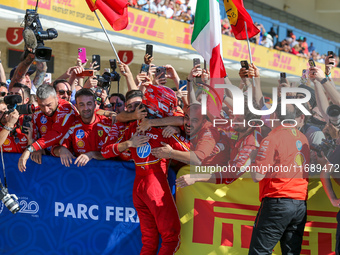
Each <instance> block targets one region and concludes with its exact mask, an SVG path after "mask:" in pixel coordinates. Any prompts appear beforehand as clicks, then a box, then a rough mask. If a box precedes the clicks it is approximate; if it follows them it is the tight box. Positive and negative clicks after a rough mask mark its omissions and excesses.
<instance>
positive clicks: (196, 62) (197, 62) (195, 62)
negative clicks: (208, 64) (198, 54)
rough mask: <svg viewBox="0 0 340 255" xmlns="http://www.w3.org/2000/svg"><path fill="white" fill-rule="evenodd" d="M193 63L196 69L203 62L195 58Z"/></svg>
mask: <svg viewBox="0 0 340 255" xmlns="http://www.w3.org/2000/svg"><path fill="white" fill-rule="evenodd" d="M192 63H193V67H195V66H197V65H200V64H201V60H200V59H199V58H194V59H193V60H192Z"/></svg>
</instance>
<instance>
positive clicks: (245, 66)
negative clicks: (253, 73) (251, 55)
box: [240, 60, 249, 70]
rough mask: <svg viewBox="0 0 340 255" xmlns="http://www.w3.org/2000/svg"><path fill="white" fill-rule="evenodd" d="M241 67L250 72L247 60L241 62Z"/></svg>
mask: <svg viewBox="0 0 340 255" xmlns="http://www.w3.org/2000/svg"><path fill="white" fill-rule="evenodd" d="M240 63H241V67H242V68H245V69H247V70H249V64H248V61H247V60H241V62H240Z"/></svg>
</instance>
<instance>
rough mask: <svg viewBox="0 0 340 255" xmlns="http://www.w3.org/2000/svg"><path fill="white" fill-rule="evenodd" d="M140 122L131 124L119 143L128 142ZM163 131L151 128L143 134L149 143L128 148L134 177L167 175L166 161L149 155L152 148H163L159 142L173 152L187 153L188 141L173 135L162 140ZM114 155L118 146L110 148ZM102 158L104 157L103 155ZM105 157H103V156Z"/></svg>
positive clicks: (116, 153)
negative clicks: (134, 173)
mask: <svg viewBox="0 0 340 255" xmlns="http://www.w3.org/2000/svg"><path fill="white" fill-rule="evenodd" d="M139 123H140V121H135V122H133V123H131V124H130V125H129V126H128V127H127V128H126V129H125V132H124V135H123V137H122V139H121V140H120V142H124V141H126V140H129V139H130V138H131V137H132V136H133V134H134V133H135V132H136V130H137V127H138V124H139ZM162 131H163V129H161V128H155V127H151V128H150V129H148V130H147V131H146V132H145V135H146V136H149V137H150V140H149V142H147V143H146V145H145V146H142V147H138V148H130V151H131V156H132V158H133V160H134V161H135V165H136V175H148V174H152V173H156V172H163V173H164V174H167V169H168V161H169V160H168V159H159V158H156V157H155V156H153V155H152V154H151V149H152V148H157V147H163V145H162V144H161V142H164V143H167V144H169V145H170V146H171V147H172V148H173V149H174V150H180V151H189V150H190V149H189V141H188V140H187V139H185V138H184V137H183V136H180V135H178V134H175V135H173V136H171V137H170V138H164V137H163V135H162ZM111 148H112V151H113V153H114V155H118V154H119V151H118V144H114V145H113V146H112V147H111ZM103 156H104V155H103ZM104 157H105V156H104Z"/></svg>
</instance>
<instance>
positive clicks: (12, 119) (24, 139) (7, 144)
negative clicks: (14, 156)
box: [0, 99, 33, 153]
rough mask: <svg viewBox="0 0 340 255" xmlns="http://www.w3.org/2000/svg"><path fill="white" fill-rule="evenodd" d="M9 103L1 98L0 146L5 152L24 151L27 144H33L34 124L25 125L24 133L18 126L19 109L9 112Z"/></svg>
mask: <svg viewBox="0 0 340 255" xmlns="http://www.w3.org/2000/svg"><path fill="white" fill-rule="evenodd" d="M7 112H8V109H7V105H6V104H5V102H4V100H3V99H0V146H2V148H3V150H4V151H5V152H17V153H22V152H23V151H24V150H25V149H26V148H27V145H30V144H32V142H33V139H32V133H33V132H32V126H31V127H23V129H24V130H26V131H27V134H24V133H23V132H22V130H21V129H20V127H19V126H18V119H19V113H18V111H17V110H14V111H12V112H11V113H9V114H8V113H7Z"/></svg>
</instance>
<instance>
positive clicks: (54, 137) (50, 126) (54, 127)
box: [32, 99, 78, 151]
mask: <svg viewBox="0 0 340 255" xmlns="http://www.w3.org/2000/svg"><path fill="white" fill-rule="evenodd" d="M38 109H39V108H38ZM76 115H78V111H77V110H76V108H75V107H74V106H73V105H72V104H71V103H70V102H68V101H65V100H63V99H59V101H58V107H57V110H56V111H55V112H54V114H53V116H52V117H48V116H46V115H45V114H43V113H42V111H41V110H38V111H36V112H35V113H34V114H33V124H34V126H35V128H34V132H35V133H34V136H37V133H38V134H39V137H40V138H39V139H38V140H36V141H35V142H34V143H33V144H32V146H33V147H34V149H35V150H36V151H38V150H41V149H45V148H47V147H50V146H52V145H54V144H57V143H58V142H59V140H60V139H61V138H62V137H63V136H64V135H65V134H66V133H67V131H68V130H69V129H70V127H71V125H72V124H73V122H74V118H75V116H76Z"/></svg>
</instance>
